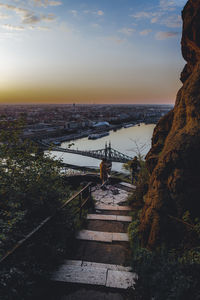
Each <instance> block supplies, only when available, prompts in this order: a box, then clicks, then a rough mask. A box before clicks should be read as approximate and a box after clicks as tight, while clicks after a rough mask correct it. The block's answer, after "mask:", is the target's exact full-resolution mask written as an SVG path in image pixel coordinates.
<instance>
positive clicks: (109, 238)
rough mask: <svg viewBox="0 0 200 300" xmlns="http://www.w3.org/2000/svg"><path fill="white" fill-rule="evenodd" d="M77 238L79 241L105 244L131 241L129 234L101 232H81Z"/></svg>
mask: <svg viewBox="0 0 200 300" xmlns="http://www.w3.org/2000/svg"><path fill="white" fill-rule="evenodd" d="M76 238H77V239H78V240H85V241H96V242H104V243H112V242H128V241H129V239H128V234H127V233H114V232H101V231H92V230H81V231H79V232H78V234H77V236H76Z"/></svg>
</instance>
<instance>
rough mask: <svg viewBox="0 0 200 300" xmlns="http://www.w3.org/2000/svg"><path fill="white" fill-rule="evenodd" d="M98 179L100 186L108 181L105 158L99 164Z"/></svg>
mask: <svg viewBox="0 0 200 300" xmlns="http://www.w3.org/2000/svg"><path fill="white" fill-rule="evenodd" d="M100 178H101V182H102V185H103V184H105V182H106V181H107V180H108V168H107V161H106V159H105V158H103V159H102V162H101V163H100Z"/></svg>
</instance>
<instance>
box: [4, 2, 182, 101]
mask: <svg viewBox="0 0 200 300" xmlns="http://www.w3.org/2000/svg"><path fill="white" fill-rule="evenodd" d="M185 3H186V0H59V1H58V0H55V1H51V0H12V1H9V0H6V1H3V0H0V57H1V63H0V103H36V102H37V103H42V102H46V103H74V102H75V103H122V104H123V103H133V104H134V103H174V101H175V96H176V93H177V91H178V89H179V87H180V86H181V83H180V80H179V77H180V72H181V70H182V68H183V66H184V61H183V59H182V55H181V47H180V39H181V31H182V20H181V10H182V9H183V6H184V5H185Z"/></svg>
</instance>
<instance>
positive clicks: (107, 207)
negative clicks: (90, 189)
mask: <svg viewBox="0 0 200 300" xmlns="http://www.w3.org/2000/svg"><path fill="white" fill-rule="evenodd" d="M95 209H97V210H113V211H114V210H120V211H131V210H132V208H131V207H130V206H120V205H115V206H114V205H113V206H112V205H103V204H96V205H95Z"/></svg>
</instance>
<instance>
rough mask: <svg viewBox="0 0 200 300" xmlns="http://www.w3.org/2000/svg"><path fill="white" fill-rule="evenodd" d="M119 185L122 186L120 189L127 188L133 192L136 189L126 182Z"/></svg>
mask: <svg viewBox="0 0 200 300" xmlns="http://www.w3.org/2000/svg"><path fill="white" fill-rule="evenodd" d="M119 185H120V186H122V187H126V188H129V189H131V190H135V189H136V186H135V185H133V184H130V183H127V182H120V183H119Z"/></svg>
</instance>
